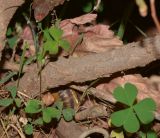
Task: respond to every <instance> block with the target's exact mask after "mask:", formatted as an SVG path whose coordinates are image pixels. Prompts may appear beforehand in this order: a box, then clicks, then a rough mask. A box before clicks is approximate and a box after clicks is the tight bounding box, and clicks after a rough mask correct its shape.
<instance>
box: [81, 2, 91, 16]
mask: <svg viewBox="0 0 160 138" xmlns="http://www.w3.org/2000/svg"><path fill="white" fill-rule="evenodd" d="M92 9H93V4H92V2H91V1H89V2H87V3H86V4H85V5H84V6H83V12H85V13H88V12H90V11H91V10H92Z"/></svg>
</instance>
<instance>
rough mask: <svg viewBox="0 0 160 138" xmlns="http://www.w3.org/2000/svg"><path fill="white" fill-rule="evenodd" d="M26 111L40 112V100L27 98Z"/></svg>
mask: <svg viewBox="0 0 160 138" xmlns="http://www.w3.org/2000/svg"><path fill="white" fill-rule="evenodd" d="M25 112H26V113H31V114H34V113H39V112H41V102H40V101H39V100H36V99H34V100H29V101H28V103H27V105H26V107H25Z"/></svg>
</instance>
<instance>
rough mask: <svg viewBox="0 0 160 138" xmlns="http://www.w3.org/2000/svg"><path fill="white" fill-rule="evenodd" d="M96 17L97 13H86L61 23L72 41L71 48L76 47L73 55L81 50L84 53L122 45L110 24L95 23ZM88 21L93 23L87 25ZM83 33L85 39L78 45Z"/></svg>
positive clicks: (103, 50)
mask: <svg viewBox="0 0 160 138" xmlns="http://www.w3.org/2000/svg"><path fill="white" fill-rule="evenodd" d="M96 17H97V15H96V14H86V15H82V16H80V17H77V18H74V19H67V20H64V21H62V22H61V23H60V27H61V29H62V30H63V32H64V34H63V37H64V38H66V39H67V40H68V41H69V42H70V45H71V48H72V49H75V52H74V55H73V56H77V53H78V54H79V53H80V52H81V53H84V54H86V53H99V52H105V51H107V50H108V51H109V50H111V49H113V48H117V47H121V45H122V44H123V42H122V41H121V40H119V39H118V37H116V36H114V33H113V32H112V31H111V30H109V26H107V25H102V24H97V25H94V23H93V22H94V21H95V20H96ZM86 23H90V24H91V25H90V26H87V27H86V26H85V24H86ZM82 33H83V41H82V43H81V44H80V43H79V44H78V45H76V42H77V40H78V39H79V38H80V34H82ZM82 55H83V54H82Z"/></svg>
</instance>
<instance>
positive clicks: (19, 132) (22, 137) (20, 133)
mask: <svg viewBox="0 0 160 138" xmlns="http://www.w3.org/2000/svg"><path fill="white" fill-rule="evenodd" d="M8 127H12V128H13V129H15V130H16V131H17V132H18V134H19V135H20V137H21V138H26V137H25V135H24V134H23V133H22V132H21V131H20V130H19V129H18V128H17V127H16V126H15V125H13V124H9V125H8Z"/></svg>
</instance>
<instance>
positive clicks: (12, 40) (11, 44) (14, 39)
mask: <svg viewBox="0 0 160 138" xmlns="http://www.w3.org/2000/svg"><path fill="white" fill-rule="evenodd" d="M17 39H18V37H17V36H13V37H11V38H8V39H7V42H8V45H9V47H10V48H12V49H13V47H14V46H15V44H16V43H17Z"/></svg>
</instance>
